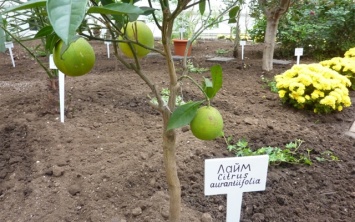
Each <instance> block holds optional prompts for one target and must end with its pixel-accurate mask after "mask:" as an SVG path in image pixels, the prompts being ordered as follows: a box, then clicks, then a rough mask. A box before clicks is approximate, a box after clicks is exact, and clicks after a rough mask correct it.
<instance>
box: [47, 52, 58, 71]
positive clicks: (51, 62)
mask: <svg viewBox="0 0 355 222" xmlns="http://www.w3.org/2000/svg"><path fill="white" fill-rule="evenodd" d="M49 68H50V69H57V66H56V65H55V63H54V60H53V54H50V55H49Z"/></svg>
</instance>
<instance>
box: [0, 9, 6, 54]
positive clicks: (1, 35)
mask: <svg viewBox="0 0 355 222" xmlns="http://www.w3.org/2000/svg"><path fill="white" fill-rule="evenodd" d="M2 28H5V27H4V19H3V18H2V16H1V13H0V52H5V51H6V48H5V41H6V35H5V31H4V29H2Z"/></svg>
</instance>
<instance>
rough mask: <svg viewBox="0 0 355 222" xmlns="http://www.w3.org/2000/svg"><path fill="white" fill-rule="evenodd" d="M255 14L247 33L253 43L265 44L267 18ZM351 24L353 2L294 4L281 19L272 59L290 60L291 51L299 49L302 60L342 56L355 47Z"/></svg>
mask: <svg viewBox="0 0 355 222" xmlns="http://www.w3.org/2000/svg"><path fill="white" fill-rule="evenodd" d="M258 10H259V8H258ZM258 10H255V9H254V10H253V17H254V18H255V24H254V27H253V29H252V30H250V31H249V33H250V35H251V37H252V39H253V40H254V41H256V42H264V37H265V29H266V18H265V16H264V14H263V13H258ZM354 21H355V2H354V1H353V0H304V1H293V2H292V5H291V7H290V8H289V10H288V11H287V13H286V14H285V16H283V17H282V18H281V19H280V22H279V26H278V31H277V34H276V41H277V42H278V43H279V46H278V47H277V51H275V54H274V55H275V56H279V57H282V58H285V57H291V58H292V57H293V56H294V49H295V48H297V47H302V48H304V56H307V57H309V58H312V59H316V60H324V59H327V58H331V57H336V56H342V55H343V54H344V52H345V51H347V50H348V49H349V48H351V47H354V46H355V38H354V37H353V36H355V26H354ZM339 33H341V35H340V34H339Z"/></svg>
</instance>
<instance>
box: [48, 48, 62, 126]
mask: <svg viewBox="0 0 355 222" xmlns="http://www.w3.org/2000/svg"><path fill="white" fill-rule="evenodd" d="M49 68H50V69H58V68H57V66H56V65H55V63H54V60H53V54H50V55H49ZM64 77H65V76H64V74H63V73H62V72H61V71H60V70H58V81H59V110H60V122H62V123H64V101H65V100H64V99H65V95H64V92H65V90H64V81H65V78H64Z"/></svg>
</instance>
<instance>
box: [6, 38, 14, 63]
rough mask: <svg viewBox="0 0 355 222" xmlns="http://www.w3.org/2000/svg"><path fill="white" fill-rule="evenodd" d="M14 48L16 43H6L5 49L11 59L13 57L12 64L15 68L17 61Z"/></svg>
mask: <svg viewBox="0 0 355 222" xmlns="http://www.w3.org/2000/svg"><path fill="white" fill-rule="evenodd" d="M13 47H14V43H12V42H5V48H7V49H8V50H9V52H10V57H11V62H12V66H13V67H15V66H16V65H15V59H14V55H13V54H12V48H13Z"/></svg>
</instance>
